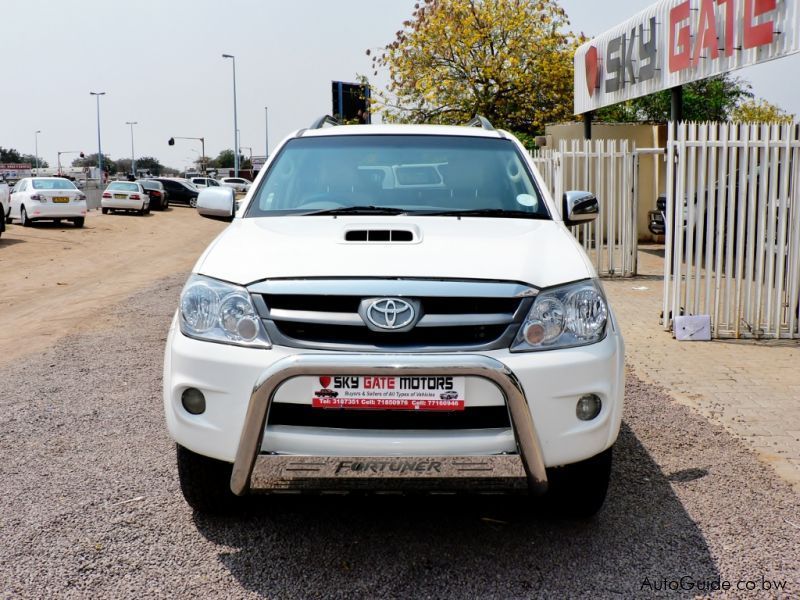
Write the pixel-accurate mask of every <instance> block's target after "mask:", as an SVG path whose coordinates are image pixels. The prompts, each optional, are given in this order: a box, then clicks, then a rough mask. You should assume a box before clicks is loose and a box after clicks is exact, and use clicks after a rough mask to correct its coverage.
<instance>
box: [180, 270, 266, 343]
mask: <svg viewBox="0 0 800 600" xmlns="http://www.w3.org/2000/svg"><path fill="white" fill-rule="evenodd" d="M180 313H181V314H180V324H181V332H182V333H183V334H184V335H186V336H188V337H192V338H197V339H200V340H207V341H210V342H221V343H223V344H234V345H236V346H248V347H251V348H269V347H270V346H271V343H270V340H269V337H268V336H267V332H266V331H264V326H263V325H262V324H261V319H259V318H258V315H257V314H256V311H255V308H254V307H253V303H252V301H251V300H250V296H249V294H248V293H247V290H245V289H244V288H242V287H239V286H237V285H232V284H230V283H224V282H222V281H218V280H216V279H211V278H209V277H203V276H202V275H192V276H191V277H190V278H189V281H187V282H186V285H185V286H184V288H183V291H182V292H181V307H180Z"/></svg>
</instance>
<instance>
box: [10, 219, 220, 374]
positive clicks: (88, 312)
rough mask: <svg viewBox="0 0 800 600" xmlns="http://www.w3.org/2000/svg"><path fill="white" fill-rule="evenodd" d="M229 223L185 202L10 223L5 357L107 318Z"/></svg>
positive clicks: (182, 265) (180, 266)
mask: <svg viewBox="0 0 800 600" xmlns="http://www.w3.org/2000/svg"><path fill="white" fill-rule="evenodd" d="M224 227H225V224H224V223H221V222H219V221H212V220H210V219H204V218H202V217H200V216H198V215H197V213H196V212H195V211H194V210H192V209H190V208H188V207H183V206H175V207H170V208H169V209H168V210H166V211H164V212H157V211H156V212H152V213H151V214H150V215H147V216H144V217H140V216H137V215H124V214H114V215H101V214H100V213H99V212H98V211H91V212H90V213H89V216H88V217H87V219H86V225H85V227H84V228H83V229H76V228H75V227H73V226H72V225H71V224H69V223H66V224H63V225H55V224H53V223H48V222H45V223H41V224H37V225H35V226H34V227H30V228H24V227H21V226H20V225H18V224H13V225H9V226H8V228H7V229H6V231H5V233H3V235H2V237H0V272H2V282H3V284H2V294H0V363H3V362H6V361H9V360H13V359H15V358H18V357H20V356H23V355H25V354H29V353H32V352H40V351H41V350H43V349H45V348H47V347H48V346H50V345H52V344H53V343H54V342H55V341H56V340H58V339H60V338H61V337H63V336H64V335H66V334H69V333H75V332H78V331H86V330H89V329H95V330H96V329H99V328H103V327H107V326H109V316H108V309H109V308H110V307H112V306H113V305H115V304H117V303H118V302H120V301H121V300H123V299H125V298H127V297H128V296H130V295H131V293H133V292H134V291H135V290H138V289H140V288H142V287H146V286H148V285H150V284H151V283H152V282H153V281H156V280H158V279H161V278H162V277H165V276H168V275H172V274H175V273H186V272H187V271H189V270H190V269H191V268H192V265H193V264H194V261H195V260H196V259H197V257H198V256H199V255H200V253H201V252H202V251H203V249H204V248H205V247H206V246H207V245H208V243H209V241H211V240H212V239H213V238H214V236H215V235H216V234H217V233H218V232H220V231H222V229H223V228H224Z"/></svg>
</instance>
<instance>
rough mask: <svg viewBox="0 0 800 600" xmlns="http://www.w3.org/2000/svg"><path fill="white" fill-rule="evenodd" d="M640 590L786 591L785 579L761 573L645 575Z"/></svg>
mask: <svg viewBox="0 0 800 600" xmlns="http://www.w3.org/2000/svg"><path fill="white" fill-rule="evenodd" d="M639 589H640V590H641V591H643V592H645V591H651V592H666V591H673V592H719V591H724V592H726V591H739V592H773V593H781V592H786V591H787V589H786V580H785V579H767V578H766V577H764V576H763V575H762V576H760V577H758V578H756V579H735V580H729V579H722V578H721V577H717V578H716V579H697V578H695V577H692V576H690V575H684V576H683V577H678V578H675V577H672V578H668V577H660V578H654V579H650V578H649V577H645V578H644V579H643V580H642V583H641V587H640V588H639Z"/></svg>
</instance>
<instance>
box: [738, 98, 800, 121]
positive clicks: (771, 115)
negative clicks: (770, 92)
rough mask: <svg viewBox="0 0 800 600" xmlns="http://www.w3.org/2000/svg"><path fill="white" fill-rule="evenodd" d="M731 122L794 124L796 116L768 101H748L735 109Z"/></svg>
mask: <svg viewBox="0 0 800 600" xmlns="http://www.w3.org/2000/svg"><path fill="white" fill-rule="evenodd" d="M731 120H733V121H736V122H738V123H792V122H793V121H794V115H793V114H790V113H787V112H786V111H785V110H783V109H782V108H781V107H780V106H777V105H775V104H772V103H770V102H767V101H766V100H746V101H744V102H742V103H741V104H739V106H737V107H736V108H734V109H733V114H732V115H731Z"/></svg>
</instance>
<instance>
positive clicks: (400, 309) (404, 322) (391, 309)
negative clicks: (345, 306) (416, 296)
mask: <svg viewBox="0 0 800 600" xmlns="http://www.w3.org/2000/svg"><path fill="white" fill-rule="evenodd" d="M359 312H360V313H361V316H362V318H363V319H364V322H365V323H366V324H367V327H369V328H370V329H372V330H373V331H403V330H405V331H408V330H409V329H411V328H412V327H413V326H414V325H415V324H416V321H417V315H418V314H419V304H418V303H417V302H415V301H413V300H402V299H400V298H370V299H367V300H364V301H363V302H362V303H361V310H360V311H359Z"/></svg>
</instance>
